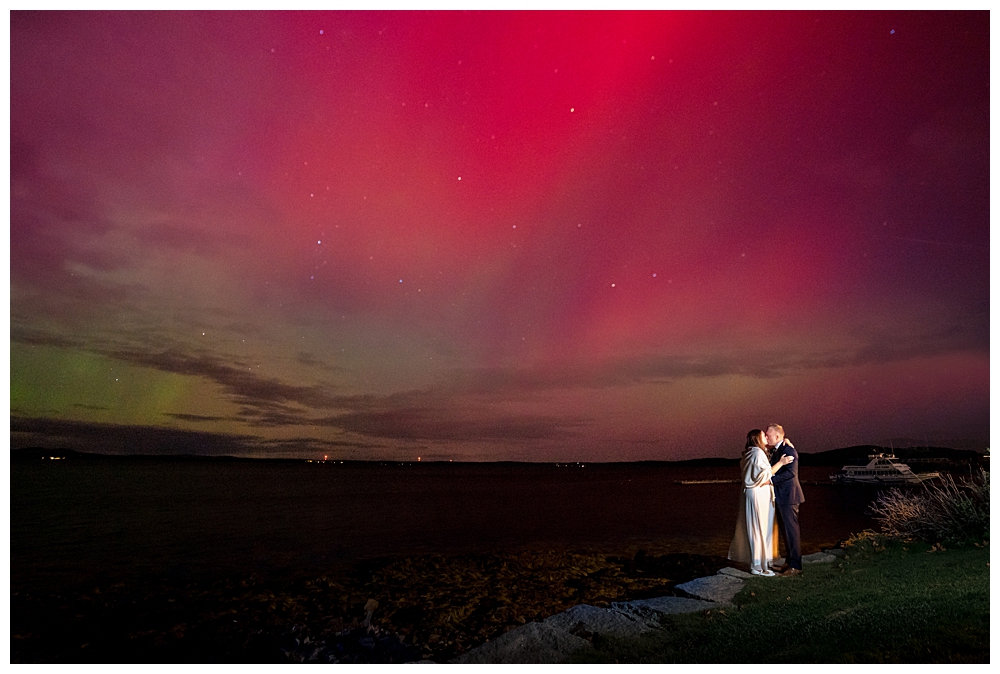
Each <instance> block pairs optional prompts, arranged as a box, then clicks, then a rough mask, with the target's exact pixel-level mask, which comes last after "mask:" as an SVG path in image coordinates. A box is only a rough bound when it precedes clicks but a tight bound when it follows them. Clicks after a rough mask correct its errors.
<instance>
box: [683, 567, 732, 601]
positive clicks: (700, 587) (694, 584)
mask: <svg viewBox="0 0 1000 674" xmlns="http://www.w3.org/2000/svg"><path fill="white" fill-rule="evenodd" d="M743 584H744V581H743V580H741V579H740V578H733V577H732V576H729V575H724V574H716V575H714V576H706V577H704V578H695V579H694V580H692V581H688V582H687V583H681V584H680V585H676V586H675V587H676V589H678V590H681V591H683V592H685V593H687V594H689V595H691V596H692V597H695V598H697V599H705V600H707V601H714V602H719V603H720V604H729V603H730V602H732V601H733V597H735V596H736V593H737V592H739V591H740V590H742V589H743Z"/></svg>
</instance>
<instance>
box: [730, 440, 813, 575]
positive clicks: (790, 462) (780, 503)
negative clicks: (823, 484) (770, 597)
mask: <svg viewBox="0 0 1000 674" xmlns="http://www.w3.org/2000/svg"><path fill="white" fill-rule="evenodd" d="M769 455H770V456H769ZM740 471H741V472H742V473H743V499H742V501H741V502H740V508H739V514H738V516H737V518H736V534H735V535H734V536H733V542H732V545H730V546H729V559H731V560H733V561H734V562H745V563H747V564H749V565H750V573H752V574H754V575H757V576H775V575H778V573H780V575H782V576H794V575H796V574H799V573H802V549H801V546H800V544H799V504H800V503H802V502H803V501H805V500H806V497H805V496H804V495H803V494H802V486H801V485H800V484H799V453H798V452H796V451H795V447H794V446H793V445H792V443H791V442H790V441H789V440H788V439H787V438H785V429H784V428H782V427H781V426H780V425H779V424H771V425H769V426H768V427H767V430H766V431H762V430H760V429H757V428H755V429H754V430H752V431H750V432H749V433H747V444H746V448H745V449H744V450H743V456H742V458H741V459H740ZM776 512H777V516H776V514H775V513H776ZM775 520H777V524H778V525H779V528H780V530H781V535H782V538H784V541H785V549H786V551H787V557H788V559H787V564H785V565H784V566H783V567H781V568H776V569H773V570H772V569H771V568H770V566H771V560H773V559H774V558H775V557H777V552H778V538H777V536H775V534H774V525H775ZM776 571H777V572H778V573H775V572H776Z"/></svg>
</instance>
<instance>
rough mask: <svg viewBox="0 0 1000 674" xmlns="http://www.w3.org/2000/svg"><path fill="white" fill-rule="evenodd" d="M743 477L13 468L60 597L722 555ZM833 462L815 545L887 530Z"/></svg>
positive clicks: (695, 471) (203, 466)
mask: <svg viewBox="0 0 1000 674" xmlns="http://www.w3.org/2000/svg"><path fill="white" fill-rule="evenodd" d="M803 458H804V459H805V458H807V457H805V456H804V457H803ZM803 464H805V461H803ZM738 472H739V468H738V467H737V466H735V465H733V466H728V467H710V466H691V465H684V464H670V463H638V464H637V463H617V464H527V463H518V464H514V463H502V464H493V463H455V464H452V463H420V464H391V463H343V464H341V463H333V462H327V463H307V462H304V461H303V462H293V461H223V460H194V459H160V458H149V457H144V458H117V459H111V458H108V459H86V460H72V461H71V460H67V461H37V462H12V464H11V478H10V480H11V511H10V512H11V514H10V525H11V528H10V541H11V554H10V560H11V584H12V590H14V591H18V590H19V589H20V590H36V591H37V590H43V589H44V590H51V591H57V590H58V589H59V588H60V587H63V586H68V585H75V584H79V583H87V582H114V581H118V580H120V581H123V582H124V581H128V580H130V579H135V578H148V579H152V578H157V577H164V576H166V577H170V578H172V579H174V580H178V579H179V580H183V579H185V578H190V579H199V580H201V579H212V578H221V577H225V576H231V575H233V574H236V575H239V574H242V575H249V574H252V573H256V574H258V575H261V576H267V577H308V576H314V575H321V574H324V573H329V572H332V571H335V570H337V569H343V568H346V567H347V566H349V565H350V564H353V563H355V562H357V561H359V560H364V559H370V558H377V557H381V556H391V555H414V554H426V553H441V554H465V553H491V552H494V553H496V552H518V551H530V550H542V551H544V550H596V551H606V552H608V553H609V554H612V553H613V554H622V553H630V552H633V551H635V550H636V549H638V548H643V547H646V548H649V549H650V550H653V549H655V550H658V551H672V552H689V553H696V554H710V555H722V556H724V555H725V554H726V552H727V551H728V548H729V542H730V540H731V538H732V535H733V531H734V528H735V523H736V511H737V507H738V506H739V503H740V486H739V484H737V483H736V482H735V479H736V478H737V477H738ZM831 472H833V470H832V469H831V468H829V467H823V466H808V465H802V466H801V467H800V478H801V479H802V480H803V481H804V483H805V484H804V490H805V493H806V503H804V504H803V505H802V507H801V512H800V521H801V528H802V539H803V550H804V552H806V553H808V552H813V551H816V550H819V549H821V548H823V547H828V546H831V545H833V544H835V543H836V542H837V541H839V540H842V539H845V538H847V537H848V536H850V535H851V534H852V533H856V532H860V531H862V530H863V529H866V528H875V523H874V522H873V520H872V518H871V516H870V515H869V514H868V510H869V507H870V505H871V503H872V501H873V500H874V498H875V497H876V495H877V492H878V490H877V489H873V488H863V487H844V486H837V485H832V484H828V479H829V474H830V473H831ZM712 480H734V481H733V482H723V483H719V482H706V481H712ZM684 482H688V484H684ZM690 482H699V483H697V484H690ZM815 483H821V484H815Z"/></svg>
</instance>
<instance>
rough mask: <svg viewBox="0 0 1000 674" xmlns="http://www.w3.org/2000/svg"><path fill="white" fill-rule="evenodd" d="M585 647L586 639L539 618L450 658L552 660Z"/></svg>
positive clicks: (460, 661)
mask: <svg viewBox="0 0 1000 674" xmlns="http://www.w3.org/2000/svg"><path fill="white" fill-rule="evenodd" d="M585 648H593V645H591V643H590V642H589V641H587V640H586V639H582V638H580V637H577V636H574V635H572V634H570V633H569V632H567V631H566V630H563V629H560V628H558V627H556V626H554V625H551V624H546V623H543V622H533V623H528V624H527V625H522V626H521V627H518V628H517V629H513V630H511V631H510V632H507V633H506V634H504V635H502V636H500V637H498V638H496V639H494V640H493V641H487V642H486V643H485V644H483V645H482V646H479V647H477V648H474V649H472V650H471V651H468V652H467V653H463V654H462V655H460V656H458V657H457V658H455V659H454V660H452V661H451V662H454V663H458V664H506V665H514V664H552V663H557V662H562V661H563V660H565V659H566V658H567V657H569V656H570V655H572V654H573V653H576V652H577V651H579V650H582V649H585Z"/></svg>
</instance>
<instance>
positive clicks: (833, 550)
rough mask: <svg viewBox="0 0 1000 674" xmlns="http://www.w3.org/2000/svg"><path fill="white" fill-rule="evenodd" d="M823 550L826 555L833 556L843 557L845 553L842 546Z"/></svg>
mask: <svg viewBox="0 0 1000 674" xmlns="http://www.w3.org/2000/svg"><path fill="white" fill-rule="evenodd" d="M823 552H825V553H826V554H828V555H833V556H834V557H843V556H844V555H846V554H847V550H844V549H843V548H830V549H829V550H824V551H823Z"/></svg>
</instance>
